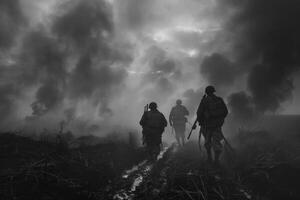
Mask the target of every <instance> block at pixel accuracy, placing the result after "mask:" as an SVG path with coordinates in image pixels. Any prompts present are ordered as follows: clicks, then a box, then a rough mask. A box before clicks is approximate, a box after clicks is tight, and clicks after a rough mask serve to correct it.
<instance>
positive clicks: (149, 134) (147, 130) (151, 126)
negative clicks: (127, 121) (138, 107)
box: [140, 109, 167, 156]
mask: <svg viewBox="0 0 300 200" xmlns="http://www.w3.org/2000/svg"><path fill="white" fill-rule="evenodd" d="M140 125H141V126H142V127H143V140H144V141H143V142H144V143H145V145H146V147H147V150H148V153H149V154H150V156H157V155H158V153H159V151H160V144H161V142H162V141H161V137H162V134H163V132H164V129H165V127H166V126H167V120H166V118H165V116H164V115H163V114H162V113H161V112H159V111H158V110H156V109H155V110H150V111H146V112H144V114H143V116H142V118H141V120H140Z"/></svg>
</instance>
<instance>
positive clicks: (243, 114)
mask: <svg viewBox="0 0 300 200" xmlns="http://www.w3.org/2000/svg"><path fill="white" fill-rule="evenodd" d="M228 102H229V103H228V106H229V107H230V110H231V112H232V114H233V117H234V118H235V120H238V121H247V120H252V119H253V118H254V117H255V116H256V114H257V113H255V108H254V105H253V100H252V97H250V96H249V95H247V94H246V93H245V92H237V93H233V94H231V95H230V96H229V97H228Z"/></svg>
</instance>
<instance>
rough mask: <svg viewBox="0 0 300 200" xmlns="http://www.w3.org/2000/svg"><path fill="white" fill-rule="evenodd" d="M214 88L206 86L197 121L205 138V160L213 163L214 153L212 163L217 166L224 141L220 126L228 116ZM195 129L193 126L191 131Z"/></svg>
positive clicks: (224, 105)
mask: <svg viewBox="0 0 300 200" xmlns="http://www.w3.org/2000/svg"><path fill="white" fill-rule="evenodd" d="M215 91H216V90H215V88H214V87H213V86H207V87H206V89H205V96H204V97H203V98H202V100H201V102H200V105H199V107H198V110H197V121H198V123H199V125H200V126H201V130H200V131H201V132H202V133H203V136H204V138H205V148H206V151H207V160H208V162H209V163H211V162H212V161H213V159H212V150H211V149H213V152H214V163H215V164H219V158H220V155H221V153H222V149H223V146H222V143H221V141H222V140H223V139H224V136H223V133H222V126H223V124H224V120H225V118H226V116H227V114H228V110H227V107H226V104H225V103H224V101H223V99H222V98H221V97H218V96H216V95H215V94H214V93H215ZM195 128H196V124H195V126H193V129H195Z"/></svg>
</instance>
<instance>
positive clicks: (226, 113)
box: [221, 98, 228, 118]
mask: <svg viewBox="0 0 300 200" xmlns="http://www.w3.org/2000/svg"><path fill="white" fill-rule="evenodd" d="M221 99H222V98H221ZM222 103H223V104H224V108H225V113H224V118H225V117H226V116H227V115H228V108H227V105H226V103H225V102H224V100H223V99H222Z"/></svg>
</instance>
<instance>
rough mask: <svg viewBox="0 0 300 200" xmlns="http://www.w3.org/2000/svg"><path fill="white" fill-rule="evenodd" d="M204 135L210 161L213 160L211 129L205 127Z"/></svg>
mask: <svg viewBox="0 0 300 200" xmlns="http://www.w3.org/2000/svg"><path fill="white" fill-rule="evenodd" d="M202 131H203V136H204V139H205V143H204V146H205V149H206V152H207V161H208V162H212V155H211V146H212V134H211V130H210V129H208V128H204V129H203V130H202Z"/></svg>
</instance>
